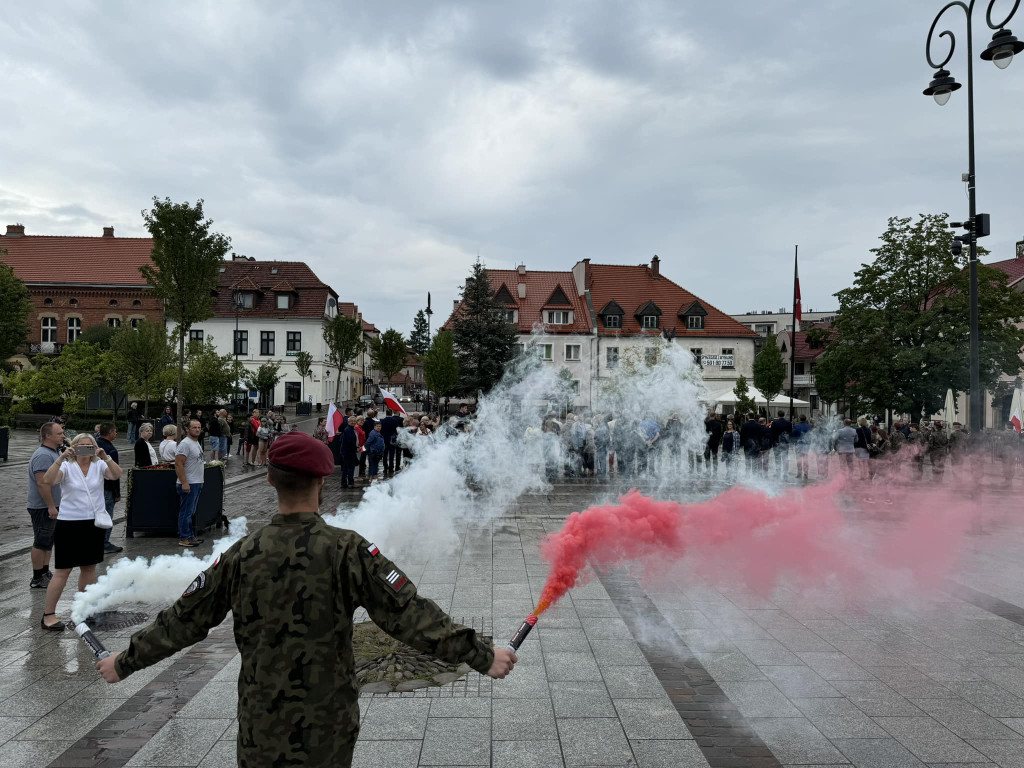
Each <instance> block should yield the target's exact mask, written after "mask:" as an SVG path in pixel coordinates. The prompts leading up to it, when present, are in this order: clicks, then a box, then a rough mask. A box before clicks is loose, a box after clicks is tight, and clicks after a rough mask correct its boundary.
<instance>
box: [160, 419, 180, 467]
mask: <svg viewBox="0 0 1024 768" xmlns="http://www.w3.org/2000/svg"><path fill="white" fill-rule="evenodd" d="M163 436H164V440H163V442H162V443H160V461H163V462H167V461H169V462H170V463H171V464H173V463H174V453H175V451H177V450H178V441H177V440H176V439H175V438H176V437H177V436H178V428H177V427H176V426H175V425H174V424H167V425H165V426H164V429H163Z"/></svg>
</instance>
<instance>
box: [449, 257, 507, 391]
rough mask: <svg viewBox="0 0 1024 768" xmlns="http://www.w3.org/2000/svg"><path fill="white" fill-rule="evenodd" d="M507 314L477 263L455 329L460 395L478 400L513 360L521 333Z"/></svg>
mask: <svg viewBox="0 0 1024 768" xmlns="http://www.w3.org/2000/svg"><path fill="white" fill-rule="evenodd" d="M504 311H505V310H504V307H502V306H501V305H499V304H498V303H497V302H495V300H494V290H493V289H492V288H491V285H490V282H489V281H488V279H487V270H486V269H484V266H483V264H481V263H480V262H479V261H477V262H476V263H475V264H474V265H473V269H472V271H471V272H470V274H469V277H467V278H466V283H465V285H464V286H463V288H462V300H461V302H460V303H459V307H458V309H457V310H456V311H455V316H454V323H453V329H452V330H453V336H454V341H455V356H456V357H457V358H458V360H459V383H458V391H459V392H460V393H462V394H466V395H471V396H473V397H476V396H478V395H479V394H480V393H486V392H488V391H489V390H490V389H491V387H493V386H494V385H495V384H497V383H498V381H499V380H500V379H501V377H502V375H503V374H504V372H505V365H506V364H507V363H508V362H509V361H510V360H511V359H512V358H513V357H514V355H515V343H516V339H517V337H518V331H517V329H516V327H515V326H514V325H512V324H511V323H508V322H506V321H505V316H504Z"/></svg>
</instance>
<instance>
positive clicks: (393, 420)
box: [380, 413, 405, 475]
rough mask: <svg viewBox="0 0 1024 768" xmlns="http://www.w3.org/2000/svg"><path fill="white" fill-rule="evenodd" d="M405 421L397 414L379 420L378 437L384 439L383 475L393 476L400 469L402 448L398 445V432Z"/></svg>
mask: <svg viewBox="0 0 1024 768" xmlns="http://www.w3.org/2000/svg"><path fill="white" fill-rule="evenodd" d="M404 425H405V419H404V418H403V417H402V416H400V415H398V414H397V413H392V414H391V415H390V416H385V417H384V418H383V419H381V420H380V436H381V437H383V438H384V474H385V475H393V474H394V473H395V472H397V471H398V470H400V469H401V468H402V447H401V446H400V445H399V444H398V430H400V429H401V428H402V427H403V426H404Z"/></svg>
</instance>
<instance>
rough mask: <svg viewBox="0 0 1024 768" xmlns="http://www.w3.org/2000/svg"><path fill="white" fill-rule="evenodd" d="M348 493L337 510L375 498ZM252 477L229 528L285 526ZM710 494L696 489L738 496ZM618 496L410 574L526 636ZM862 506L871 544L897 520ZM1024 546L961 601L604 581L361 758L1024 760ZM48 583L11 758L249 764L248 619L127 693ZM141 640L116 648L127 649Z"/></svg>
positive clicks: (1011, 526)
mask: <svg viewBox="0 0 1024 768" xmlns="http://www.w3.org/2000/svg"><path fill="white" fill-rule="evenodd" d="M8 477H9V475H7V474H3V475H0V481H3V482H4V483H5V485H6V480H7V478H8ZM235 478H237V479H235ZM337 479H338V478H337V477H335V478H332V479H331V481H329V485H328V493H327V495H326V498H325V509H326V508H332V507H335V506H337V505H339V504H342V505H350V504H353V503H356V502H357V501H358V498H359V495H360V492H359V491H355V492H353V491H345V492H342V491H341V489H340V488H339V487H338V484H337ZM986 481H987V483H988V485H987V490H988V492H989V493H990V497H989V501H988V503H995V504H1000V505H1003V506H1005V507H1006V508H1008V509H1019V508H1020V505H1019V501H1018V498H1019V496H1018V494H1019V492H1020V490H1021V488H1020V486H1019V485H1018V486H1016V487H1011V488H1006V487H1004V485H1003V484H1002V482H1001V478H1000V477H999V476H998V474H997V473H993V472H992V471H990V472H989V475H988V476H987V478H986ZM232 482H233V483H234V484H233V485H230V486H229V487H228V488H227V490H226V494H225V498H226V511H227V513H228V514H229V516H235V515H238V514H245V515H246V516H247V517H249V519H250V524H251V525H258V524H259V523H260V522H261V521H265V520H266V519H267V518H269V516H270V514H271V513H272V511H273V507H272V503H271V489H270V488H269V487H268V486H267V485H266V483H265V482H261V481H260V479H259V477H258V476H257V477H254V479H252V480H249V479H247V478H246V477H244V476H242V475H241V474H238V475H235V477H234V478H233V479H232ZM701 483H702V484H701V486H700V487H699V488H689V489H687V493H689V494H693V493H702V494H705V495H708V494H712V493H714V492H716V491H717V490H720V489H721V486H719V485H717V484H716V483H714V481H701ZM614 490H617V488H616V487H615V484H612V485H607V486H602V485H598V484H595V483H593V482H591V481H558V482H556V483H555V484H554V485H553V487H552V488H551V489H550V490H549V491H546V492H544V493H538V494H530V495H527V496H524V497H523V498H521V499H520V500H519V502H518V503H517V504H516V505H515V507H514V509H513V510H511V511H510V512H509V514H508V515H506V516H503V517H499V518H496V519H493V520H489V521H485V522H466V523H464V524H463V525H462V526H461V528H460V543H459V546H458V548H457V550H456V552H454V554H453V555H452V556H451V557H446V558H444V559H443V560H437V561H432V560H418V561H417V560H411V561H410V560H403V561H402V563H401V564H402V565H403V567H405V569H406V571H407V573H408V574H409V576H410V577H411V578H412V579H413V580H414V581H415V582H416V583H417V585H418V587H419V589H420V592H421V593H423V594H425V595H427V596H428V597H431V598H433V599H435V600H436V601H437V602H438V603H439V604H440V605H441V607H442V608H444V609H445V610H448V611H450V612H451V613H452V615H453V616H455V617H456V619H458V620H464V621H465V622H466V623H472V624H473V625H475V626H478V627H480V628H481V629H484V630H487V631H493V634H494V636H495V638H496V640H497V641H498V642H504V640H505V639H506V638H507V637H509V636H511V634H512V633H513V632H514V630H515V629H516V627H517V626H518V624H519V622H520V621H521V620H522V618H523V617H524V616H525V615H526V614H527V613H528V612H529V611H530V610H531V609H532V607H533V605H534V604H535V602H536V600H537V597H538V595H539V592H540V589H541V587H542V585H543V582H544V579H545V577H546V575H547V570H548V568H547V564H546V563H545V562H544V561H543V560H542V558H541V557H540V553H539V546H540V542H541V539H542V537H543V536H544V535H545V534H546V533H547V532H549V531H553V530H557V529H558V528H559V527H560V526H561V524H562V520H563V517H564V513H565V512H567V511H573V510H578V509H582V508H584V507H586V506H587V505H588V504H589V503H591V502H592V501H594V500H595V499H598V498H606V497H607V496H609V495H610V494H611V493H612V492H613V491H614ZM6 495H7V494H5V496H6ZM847 506H848V509H847V511H848V513H849V521H848V522H849V523H850V524H851V525H852V526H854V527H857V528H860V529H861V530H863V531H864V532H865V533H866V534H868V533H869V534H871V535H877V536H885V535H886V533H887V530H888V528H887V527H888V526H896V525H897V523H896V522H895V521H894V520H893V519H887V518H885V517H884V516H879V515H868V514H865V513H864V510H863V509H861V508H859V507H858V506H857V505H856V503H852V504H849V505H847ZM12 520H13V518H12ZM119 527H121V528H122V529H123V526H119ZM208 547H209V544H208V543H207V544H206V545H204V549H203V550H202V551H201V552H200V553H199V554H203V553H204V552H205V551H208V550H207V549H206V548H208ZM1022 547H1024V532H1022V528H1021V526H1020V525H1018V524H1017V521H1013V520H1011V522H1010V523H999V524H992V525H989V526H988V527H986V528H984V529H981V528H979V529H977V530H974V531H972V532H971V533H970V535H969V537H968V546H967V551H966V553H965V557H964V560H963V562H962V564H961V565H960V567H959V568H958V569H957V571H956V572H955V573H954V574H953V576H952V577H951V578H950V579H949V580H947V581H946V582H944V583H943V584H942V585H941V588H938V589H935V590H933V591H932V592H931V593H929V594H927V595H923V596H922V595H915V596H913V597H910V596H906V597H901V596H899V595H896V596H892V595H890V596H889V597H887V598H885V599H882V598H877V597H870V596H867V595H864V596H855V597H851V596H850V595H849V594H844V595H838V594H830V593H829V592H828V591H827V590H824V589H821V590H816V591H815V592H814V594H813V595H811V596H809V595H808V594H805V593H801V592H797V591H793V590H791V589H784V588H780V589H777V590H775V591H774V592H772V593H771V594H770V595H756V594H750V593H749V592H747V591H745V590H743V589H740V588H738V587H735V588H728V589H726V588H722V587H717V588H715V587H712V586H710V585H708V584H703V583H700V582H698V581H694V580H692V579H690V580H684V581H677V580H674V579H673V578H666V579H664V580H662V581H660V582H658V583H657V584H656V585H655V586H645V584H647V583H648V582H647V581H646V580H645V579H643V578H642V574H641V573H640V572H639V569H634V570H633V571H631V570H630V569H625V568H623V569H616V570H613V571H609V572H603V573H592V574H590V576H591V578H590V580H589V581H588V582H587V583H586V584H585V585H583V586H581V587H578V588H577V589H574V590H572V591H571V592H570V594H569V595H568V596H567V597H566V598H564V599H563V601H562V602H561V603H560V604H559V605H558V606H556V607H555V608H553V609H552V610H550V611H549V612H547V613H546V614H544V615H543V616H542V618H541V621H540V623H539V624H538V626H537V629H536V630H535V631H534V632H533V633H532V634H531V635H530V637H529V638H527V640H526V642H525V643H524V646H523V648H522V652H521V654H520V663H519V664H518V665H517V666H516V669H515V671H514V673H513V674H512V675H511V676H510V677H509V678H507V679H505V680H502V681H490V680H489V679H487V678H485V677H482V676H480V675H478V674H476V673H470V675H469V676H468V677H467V678H464V679H463V680H461V681H458V682H457V683H455V684H452V685H448V686H444V687H435V688H426V689H420V690H417V691H412V692H407V693H401V694H399V693H392V694H387V695H384V694H377V695H367V696H365V697H364V698H363V699H362V728H361V735H360V741H359V745H358V748H357V752H356V761H355V764H356V765H359V766H428V765H429V766H443V765H449V766H454V765H484V766H512V765H515V766H561V765H567V766H598V765H616V766H640V767H641V768H655V767H657V766H666V767H668V766H671V767H672V768H675V767H677V766H704V765H711V766H722V767H723V768H724V767H725V766H776V765H787V766H788V765H794V766H796V765H801V766H813V765H844V764H847V765H850V764H852V765H855V766H863V767H864V768H868V767H874V766H924V765H930V766H937V765H948V764H958V765H965V764H967V765H997V766H1003V767H1004V768H1020V767H1021V766H1024V608H1022V607H1021V606H1024V564H1022V562H1021V559H1020V556H1019V553H1020V552H1021V551H1022ZM174 550H175V546H174V541H173V540H172V539H161V538H135V539H132V540H130V541H128V542H126V550H125V553H124V555H125V556H135V555H139V554H142V555H147V556H149V555H153V554H162V553H168V552H173V551H174ZM28 575H30V574H29V573H28V562H27V556H25V555H18V556H14V557H12V556H7V557H2V556H0V596H2V601H0V605H2V608H0V641H2V647H3V649H4V651H3V653H4V661H5V664H4V665H3V667H2V668H0V766H17V767H18V768H32V767H33V766H47V765H53V766H66V767H68V768H70V767H71V766H122V765H130V766H206V767H215V766H229V765H234V764H235V761H234V741H233V740H234V736H235V733H236V729H237V725H236V721H235V717H234V712H235V679H236V677H237V674H238V669H239V657H238V655H237V653H236V652H235V649H234V646H233V643H232V641H231V636H230V618H229V619H228V620H227V621H226V622H225V624H223V625H222V626H221V627H219V628H217V629H216V630H214V631H213V632H212V633H211V635H210V637H209V638H207V640H205V641H203V642H202V643H199V644H198V645H196V646H194V647H193V648H192V649H189V650H186V651H184V652H182V653H180V654H178V655H177V656H175V657H173V658H171V659H168V660H166V661H165V662H163V663H161V664H159V665H157V666H156V667H154V668H151V669H148V670H145V671H143V672H141V673H138V674H136V675H133V676H132V677H131V678H129V679H128V680H127V681H125V682H123V683H121V684H118V685H114V686H108V685H106V684H105V683H103V682H102V681H101V680H99V679H98V678H97V675H96V673H95V670H94V669H93V660H92V657H91V655H90V654H89V653H88V651H87V650H86V649H85V647H84V645H83V644H82V643H81V642H79V641H77V640H76V639H73V638H72V636H71V635H70V633H65V634H63V635H57V636H54V635H53V634H50V633H44V632H43V631H42V630H40V629H39V628H38V615H39V613H40V612H41V605H42V599H43V594H42V591H37V590H33V591H30V590H28V588H27V581H28ZM70 597H71V592H70V590H68V591H67V592H66V596H65V599H64V600H62V602H61V605H60V606H59V612H60V613H61V614H62V615H65V616H66V615H67V612H68V608H69V606H70ZM149 610H151V611H155V610H156V607H155V606H153V607H150V608H149ZM131 632H132V630H131V629H126V630H119V631H115V632H111V633H106V634H104V637H103V639H104V641H105V642H106V643H107V645H108V647H110V648H111V649H114V650H116V649H119V648H123V647H125V645H126V644H127V641H128V637H129V636H130V635H131Z"/></svg>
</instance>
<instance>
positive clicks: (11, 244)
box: [0, 224, 164, 368]
mask: <svg viewBox="0 0 1024 768" xmlns="http://www.w3.org/2000/svg"><path fill="white" fill-rule="evenodd" d="M152 250H153V241H152V240H151V239H150V238H136V237H131V238H128V237H114V228H113V227H104V228H103V235H102V236H101V237H79V236H52V235H26V234H25V227H24V225H21V224H8V225H7V232H6V234H5V235H4V236H3V237H2V238H0V251H7V253H6V255H0V260H2V261H3V262H4V263H5V264H7V265H8V266H9V267H11V268H12V269H13V270H14V274H15V275H16V276H17V277H18V278H19V279H20V280H22V281H23V282H24V283H25V285H26V286H27V287H28V291H29V295H30V296H31V299H32V315H31V316H30V318H29V327H30V331H29V337H28V343H27V344H26V345H25V346H24V347H23V348H22V349H21V350H19V352H18V353H17V354H16V355H14V356H13V357H11V358H9V360H10V362H11V363H12V364H14V365H16V366H18V367H21V368H25V367H28V368H31V367H33V364H32V358H34V357H35V356H36V355H39V354H43V355H50V354H53V355H57V354H60V352H61V350H62V349H63V348H64V346H65V345H66V344H69V343H71V342H73V341H74V340H75V339H77V338H78V337H79V336H80V335H81V334H82V333H83V332H84V331H86V330H88V329H89V328H92V327H93V326H97V325H108V326H112V327H118V326H122V325H126V326H134V325H137V324H138V323H139V322H140V321H142V320H148V321H150V322H157V323H162V322H163V319H164V309H163V303H162V302H161V301H160V300H159V299H157V298H156V297H154V296H153V292H152V289H151V288H150V287H149V285H148V284H147V283H146V279H145V278H144V277H143V276H142V273H141V272H139V267H141V266H143V265H146V264H150V263H151V261H150V254H151V253H152Z"/></svg>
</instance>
